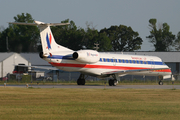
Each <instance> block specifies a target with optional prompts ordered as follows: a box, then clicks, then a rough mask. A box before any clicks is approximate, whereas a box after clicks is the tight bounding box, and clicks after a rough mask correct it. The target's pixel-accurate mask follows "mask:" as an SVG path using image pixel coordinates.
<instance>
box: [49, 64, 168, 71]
mask: <svg viewBox="0 0 180 120" xmlns="http://www.w3.org/2000/svg"><path fill="white" fill-rule="evenodd" d="M49 63H50V64H51V65H53V66H56V67H78V68H97V69H116V70H117V69H118V70H137V69H151V68H142V67H124V66H108V65H92V64H72V63H53V62H49ZM152 72H171V70H170V69H168V68H167V69H163V70H152Z"/></svg>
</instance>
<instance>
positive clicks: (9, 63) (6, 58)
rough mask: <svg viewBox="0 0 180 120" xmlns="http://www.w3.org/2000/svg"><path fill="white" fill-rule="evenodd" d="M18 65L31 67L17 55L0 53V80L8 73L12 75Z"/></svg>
mask: <svg viewBox="0 0 180 120" xmlns="http://www.w3.org/2000/svg"><path fill="white" fill-rule="evenodd" d="M18 64H25V65H29V66H30V65H31V63H30V62H29V61H27V60H26V59H25V58H24V57H22V56H21V55H20V54H18V53H0V78H2V77H6V76H7V74H8V73H10V74H12V73H13V70H14V68H15V65H18Z"/></svg>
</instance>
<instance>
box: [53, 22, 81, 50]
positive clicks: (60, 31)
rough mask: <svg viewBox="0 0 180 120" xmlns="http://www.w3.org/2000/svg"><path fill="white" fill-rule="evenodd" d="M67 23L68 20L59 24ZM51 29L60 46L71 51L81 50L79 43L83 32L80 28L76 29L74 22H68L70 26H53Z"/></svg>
mask: <svg viewBox="0 0 180 120" xmlns="http://www.w3.org/2000/svg"><path fill="white" fill-rule="evenodd" d="M67 22H69V19H67V20H64V21H62V22H61V23H67ZM51 29H52V32H53V35H54V38H55V40H56V42H57V43H58V44H61V45H63V46H65V47H68V48H70V49H73V50H79V49H81V48H82V46H81V42H82V38H83V34H84V30H83V29H81V28H80V29H77V27H76V25H75V23H74V21H70V25H66V26H54V27H51Z"/></svg>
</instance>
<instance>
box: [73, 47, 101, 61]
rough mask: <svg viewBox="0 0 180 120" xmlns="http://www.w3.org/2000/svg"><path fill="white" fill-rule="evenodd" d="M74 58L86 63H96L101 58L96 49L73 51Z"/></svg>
mask: <svg viewBox="0 0 180 120" xmlns="http://www.w3.org/2000/svg"><path fill="white" fill-rule="evenodd" d="M73 58H74V59H75V60H77V61H79V62H84V63H96V62H98V61H99V59H100V57H99V53H98V52H97V51H95V50H78V51H76V52H74V53H73Z"/></svg>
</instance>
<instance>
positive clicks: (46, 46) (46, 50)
mask: <svg viewBox="0 0 180 120" xmlns="http://www.w3.org/2000/svg"><path fill="white" fill-rule="evenodd" d="M10 24H18V25H32V26H38V27H39V29H40V37H41V44H42V49H43V53H42V56H43V57H47V56H49V54H50V53H51V54H52V53H54V52H62V51H72V50H70V49H68V48H66V47H63V46H61V45H59V44H57V43H56V41H55V39H54V36H53V34H52V32H51V29H50V26H61V25H68V24H69V23H44V22H40V21H34V23H22V22H10Z"/></svg>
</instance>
